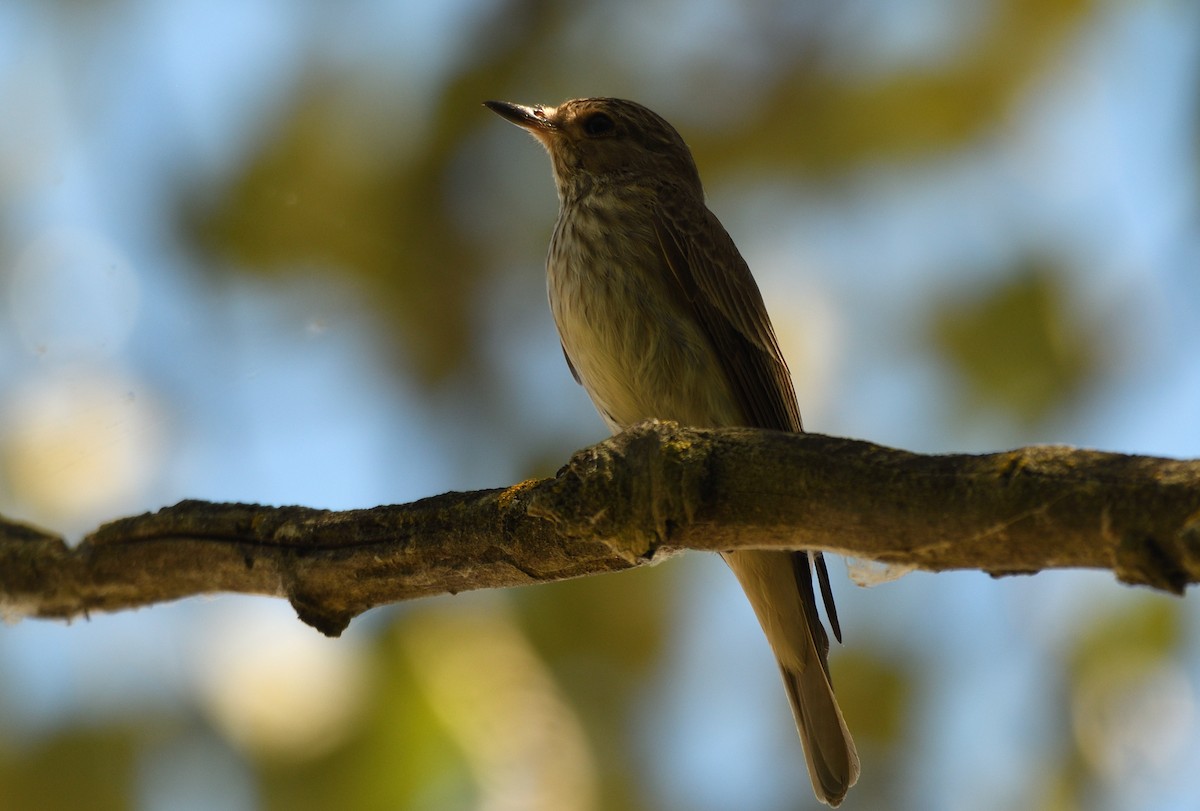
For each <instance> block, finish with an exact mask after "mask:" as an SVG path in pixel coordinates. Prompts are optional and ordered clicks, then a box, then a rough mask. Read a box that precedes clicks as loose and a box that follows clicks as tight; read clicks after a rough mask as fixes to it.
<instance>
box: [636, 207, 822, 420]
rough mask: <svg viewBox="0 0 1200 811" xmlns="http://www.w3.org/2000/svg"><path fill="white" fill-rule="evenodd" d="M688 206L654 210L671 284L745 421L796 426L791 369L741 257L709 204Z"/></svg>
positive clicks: (657, 232) (797, 411)
mask: <svg viewBox="0 0 1200 811" xmlns="http://www.w3.org/2000/svg"><path fill="white" fill-rule="evenodd" d="M688 210H689V211H690V212H693V213H690V214H686V215H681V214H680V213H678V211H677V210H673V209H671V208H667V207H663V206H659V207H657V208H656V210H655V212H654V231H655V234H656V235H657V237H658V242H659V245H660V246H661V248H662V253H663V258H664V259H665V260H666V264H667V266H668V267H669V268H670V270H671V276H672V278H673V280H674V281H675V282H676V290H675V292H676V293H677V294H678V295H679V296H680V298H681V299H682V304H683V305H684V308H685V309H687V310H690V311H691V312H692V313H693V314H694V315H695V317H696V322H697V323H699V324H700V325H701V328H702V329H703V330H704V332H705V334H706V335H707V336H708V339H709V340H710V341H712V344H713V348H714V349H715V350H716V353H717V357H719V358H720V360H721V365H722V368H723V369H724V371H725V376H726V378H727V379H728V380H729V384H730V386H731V387H732V389H733V392H734V396H735V397H736V398H737V400H738V403H739V404H740V405H741V408H742V412H743V415H744V416H745V419H746V425H747V426H750V427H754V428H771V429H774V430H776V431H800V430H801V427H800V407H799V406H798V405H797V404H796V393H795V390H794V389H793V388H792V376H791V373H789V372H788V368H787V364H786V363H785V362H784V360H783V354H782V353H781V352H780V351H779V344H778V342H777V341H776V340H775V331H774V330H773V329H771V321H770V319H769V318H768V317H767V310H766V307H765V306H764V305H763V301H762V295H761V294H760V293H759V292H758V286H757V285H756V284H755V283H754V278H753V277H752V276H751V275H750V268H749V267H748V266H747V265H746V260H745V259H743V258H742V255H741V254H740V253H738V249H737V247H736V246H735V245H734V244H733V239H732V238H730V236H729V234H728V233H726V231H725V228H724V227H723V226H722V225H721V222H720V221H719V220H718V219H717V218H716V216H715V215H714V214H713V213H712V212H710V211H709V210H708V209H707V208H706V207H704V206H703V205H699V206H689V207H688ZM699 212H703V213H702V214H700V213H699Z"/></svg>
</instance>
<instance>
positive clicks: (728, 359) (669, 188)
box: [486, 98, 858, 806]
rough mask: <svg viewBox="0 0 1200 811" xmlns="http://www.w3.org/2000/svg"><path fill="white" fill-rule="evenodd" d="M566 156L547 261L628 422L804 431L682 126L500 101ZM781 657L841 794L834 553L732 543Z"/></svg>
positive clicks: (553, 288) (844, 770)
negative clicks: (833, 658) (821, 601)
mask: <svg viewBox="0 0 1200 811" xmlns="http://www.w3.org/2000/svg"><path fill="white" fill-rule="evenodd" d="M486 104H487V106H488V107H489V108H491V109H492V110H493V111H494V112H496V113H499V114H500V115H501V116H503V117H504V118H506V119H508V120H509V121H511V122H512V123H514V124H516V125H517V126H519V127H522V128H524V129H526V130H528V131H529V132H531V133H532V134H533V135H534V136H535V137H536V138H537V139H538V140H539V141H541V143H542V145H543V146H545V148H546V150H547V151H548V152H549V153H550V160H551V163H552V164H553V167H554V182H555V185H556V186H557V188H558V201H559V213H558V223H557V225H555V227H554V236H553V237H551V239H550V253H549V256H548V258H547V260H546V271H547V277H548V287H549V293H550V309H551V310H552V311H553V313H554V321H555V324H557V326H558V334H559V337H560V339H561V340H562V347H563V352H564V354H565V355H566V357H567V363H568V364H569V365H570V367H571V372H572V374H574V376H575V379H576V380H578V381H579V382H580V383H582V384H583V387H584V388H585V389H586V390H587V393H588V395H589V396H590V397H591V398H592V402H593V403H595V405H596V408H597V409H598V410H599V412H600V415H601V416H602V417H603V418H604V421H605V422H606V423H608V427H609V428H610V429H611V430H612V431H613V432H614V433H615V432H618V431H620V430H622V429H624V428H626V427H628V426H630V425H632V424H633V423H636V422H639V421H640V420H643V419H647V418H650V417H657V418H660V419H668V420H676V421H678V422H681V423H683V424H685V425H692V426H700V427H723V426H737V425H741V426H752V427H757V428H770V429H774V430H777V431H800V430H801V427H800V409H799V407H798V406H797V404H796V394H795V392H794V390H793V389H792V383H791V375H790V374H789V372H788V368H787V364H786V363H785V362H784V360H783V355H782V354H781V353H780V351H779V344H778V342H777V341H776V340H775V332H774V330H773V329H772V328H771V322H770V319H769V318H768V317H767V311H766V308H765V307H764V306H763V301H762V296H761V295H760V294H759V292H758V286H757V285H756V284H755V283H754V278H753V277H752V276H751V275H750V268H749V267H747V265H746V261H745V260H744V259H742V256H741V254H740V253H738V250H737V248H736V247H735V246H734V244H733V240H732V239H730V237H729V234H728V233H726V231H725V228H724V227H722V225H721V223H720V221H719V220H718V219H717V218H716V216H714V215H713V213H712V212H711V211H709V210H708V208H707V207H706V206H705V204H704V191H703V189H702V188H701V186H700V175H699V173H698V172H697V171H696V164H695V162H694V161H693V160H692V153H691V151H690V150H689V149H688V147H687V144H685V143H684V142H683V139H682V138H681V137H680V136H679V133H678V132H676V131H675V128H674V127H672V126H671V125H670V124H668V123H667V122H666V121H664V120H663V119H662V118H660V117H659V116H658V115H656V114H655V113H653V112H651V111H650V110H647V109H646V108H645V107H643V106H641V105H640V104H635V103H634V102H631V101H624V100H622V99H609V98H594V99H573V100H571V101H567V102H564V103H562V104H560V105H559V106H557V107H546V106H542V105H538V106H535V107H525V106H522V105H518V104H510V103H508V102H502V101H489V102H486ZM724 558H725V560H726V562H727V563H728V564H729V567H730V568H731V569H733V572H734V574H735V575H737V578H738V581H739V582H740V583H741V585H742V588H743V589H744V590H745V592H746V596H747V597H748V598H749V599H750V604H751V605H752V606H753V607H754V613H755V614H756V615H757V616H758V621H759V623H760V624H761V625H762V627H763V631H764V632H765V633H766V636H767V641H768V642H770V644H771V648H772V650H773V651H774V653H775V658H776V659H777V660H778V662H779V669H780V671H781V672H782V674H783V682H784V685H785V686H786V687H787V694H788V698H789V699H790V700H791V704H792V713H793V714H794V715H795V718H796V727H797V728H798V730H799V732H800V740H801V741H802V742H803V744H804V754H805V757H806V758H807V760H808V772H809V776H810V777H811V778H812V784H813V790H814V791H815V792H816V795H817V798H818V799H819V800H821V801H822V802H826V803H828V804H830V805H834V806H836V805H838V804H839V803H841V801H842V799H843V798H844V797H845V796H846V790H847V789H848V788H850V786H852V785H854V782H855V781H856V780H857V779H858V754H857V752H856V751H855V749H854V742H853V740H851V738H850V731H849V730H848V729H847V728H846V722H845V721H844V720H843V719H842V712H841V710H840V709H839V708H838V704H837V699H836V698H835V697H834V694H833V686H832V684H831V682H830V677H829V664H828V661H827V656H828V652H829V638H828V636H826V634H825V628H824V627H823V626H822V624H821V620H820V617H819V616H818V615H817V606H816V596H815V594H814V589H813V579H812V567H813V565H814V564H815V566H816V570H817V575H818V580H819V581H820V585H821V592H822V595H823V596H824V598H825V608H826V614H827V615H828V617H829V622H830V626H831V627H832V628H833V632H834V634H835V635H836V636H838V638H839V639H840V638H841V634H840V631H839V629H838V622H837V614H836V612H835V611H834V608H833V599H832V596H831V592H830V589H829V575H828V572H827V571H826V569H825V563H824V560H823V559H822V557H821V555H820V553H816V554H814V553H809V552H776V551H741V552H727V553H725V554H724Z"/></svg>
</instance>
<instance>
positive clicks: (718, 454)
mask: <svg viewBox="0 0 1200 811" xmlns="http://www.w3.org/2000/svg"><path fill="white" fill-rule="evenodd" d="M735 548H779V549H824V550H828V551H831V552H836V553H841V554H847V555H853V556H856V557H862V558H870V559H874V560H878V561H881V562H883V563H888V564H894V565H906V566H916V567H918V568H922V569H926V570H929V571H942V570H946V569H981V570H983V571H986V572H990V573H991V574H993V575H997V576H998V575H1005V574H1017V573H1032V572H1036V571H1039V570H1041V569H1047V568H1068V567H1080V568H1098V569H1110V570H1112V571H1113V572H1114V574H1115V575H1116V576H1117V577H1118V578H1119V579H1120V580H1122V581H1124V582H1126V583H1132V584H1140V585H1147V586H1151V587H1153V588H1157V589H1162V590H1165V591H1169V592H1172V593H1175V594H1182V592H1183V590H1184V588H1185V587H1186V585H1187V584H1189V583H1194V582H1197V580H1198V579H1200V461H1197V460H1193V461H1177V460H1170V459H1158V458H1152V457H1144V456H1125V455H1120V454H1113V453H1100V452H1097V451H1083V450H1075V449H1071V448H1064V447H1049V446H1047V447H1030V448H1021V449H1018V450H1014V451H1009V452H1005V453H995V454H987V455H981V456H970V455H946V456H928V455H921V454H915V453H909V452H907V451H901V450H894V449H891V448H884V447H881V446H879V445H873V444H871V443H868V442H860V441H855V440H849V439H838V438H834V437H828V436H822V435H819V434H785V433H777V432H773V431H757V430H753V429H726V430H720V431H707V430H696V429H689V428H681V427H679V426H677V425H675V424H673V423H658V422H647V423H643V424H642V425H639V426H636V427H634V428H632V429H630V430H629V431H627V432H625V433H624V434H621V435H619V436H616V437H613V438H612V439H608V440H606V441H604V442H601V443H600V444H598V445H595V446H593V447H591V448H587V449H585V450H582V451H580V452H578V453H577V454H575V456H574V457H573V458H572V459H571V461H570V462H569V463H568V464H567V466H566V467H564V468H563V469H562V470H561V471H559V474H558V475H557V476H556V477H554V478H552V479H542V480H536V481H535V480H530V481H526V482H522V483H520V484H517V485H514V486H512V487H507V488H503V489H497V490H479V491H475V492H471V493H445V494H443V495H440V496H434V497H432V498H427V499H422V500H421V501H416V502H413V503H411V504H405V505H398V506H386V507H375V508H372V509H363V510H351V511H346V512H329V511H326V510H316V509H309V508H306V507H261V506H255V505H247V504H214V503H209V502H200V501H184V502H180V503H179V504H176V505H175V506H173V507H167V508H165V509H162V510H159V511H158V512H157V513H147V514H145V515H139V516H134V517H130V518H123V519H119V520H117V521H113V522H112V523H109V524H106V525H104V526H102V527H100V528H99V529H97V530H96V531H95V532H93V533H92V534H90V535H89V536H88V537H86V538H85V539H84V540H83V542H82V543H80V544H79V545H78V546H77V547H75V548H70V547H68V546H67V545H66V544H65V543H64V542H63V540H62V538H61V537H59V536H57V535H54V534H52V533H47V532H43V531H41V530H38V529H34V528H32V527H29V526H26V525H23V524H19V523H13V522H7V521H0V606H2V608H3V611H4V613H5V615H6V616H7V617H9V618H18V617H51V618H71V617H74V616H78V615H80V614H84V615H86V614H87V613H88V612H90V611H116V610H120V609H126V608H134V607H138V606H143V605H150V604H153V603H157V602H163V601H166V600H174V599H178V598H181V597H186V596H189V595H194V594H208V593H214V592H243V593H250V594H269V595H275V596H280V597H286V598H287V599H288V600H289V601H291V603H292V605H293V606H294V607H295V609H296V611H297V612H298V613H299V615H300V618H301V619H303V620H304V621H305V622H307V623H309V624H310V625H312V626H314V627H316V628H318V629H319V630H321V631H322V632H324V633H327V634H331V635H336V634H338V633H340V632H341V631H342V630H343V629H344V628H345V627H346V625H347V624H349V622H350V620H351V619H352V618H353V617H355V616H357V615H358V614H360V613H362V612H363V611H366V610H367V609H369V608H372V607H374V606H377V605H382V604H385V603H390V602H395V601H398V600H406V599H411V598H414V597H422V596H426V595H431V594H439V593H447V592H449V593H452V594H453V593H456V592H459V591H465V590H468V589H478V588H500V587H506V586H517V585H526V584H530V583H543V582H550V581H554V580H562V579H565V578H569V577H579V576H583V575H591V574H599V573H602V572H612V571H618V570H621V569H627V568H631V567H634V566H640V565H644V564H648V563H653V562H656V561H658V560H661V559H662V558H663V557H665V556H667V555H669V554H670V553H673V552H675V551H678V550H682V549H700V550H710V551H719V550H727V549H735Z"/></svg>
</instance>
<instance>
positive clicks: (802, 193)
mask: <svg viewBox="0 0 1200 811" xmlns="http://www.w3.org/2000/svg"><path fill="white" fill-rule="evenodd" d="M582 95H618V96H626V97H630V98H634V99H636V100H639V101H641V102H643V103H645V104H646V105H648V106H650V107H651V108H652V109H654V110H656V111H658V112H659V113H661V114H662V115H663V116H664V117H666V118H667V119H668V120H669V121H671V122H672V123H674V124H675V125H676V127H677V128H678V129H679V130H680V131H681V132H682V133H683V135H684V137H685V138H686V139H687V140H688V142H689V143H690V144H691V145H692V147H693V150H694V152H695V155H696V159H697V162H698V164H699V166H700V171H701V175H702V177H703V178H704V179H705V183H706V189H707V192H708V194H709V198H710V205H711V207H712V208H713V210H714V211H716V212H717V213H718V215H719V216H720V217H721V219H722V220H723V221H724V223H725V225H726V227H727V228H728V229H729V230H730V232H731V233H732V234H733V236H734V238H735V239H736V241H737V242H738V244H739V246H740V247H741V250H742V252H743V253H744V255H745V256H746V258H747V259H748V261H749V263H750V266H751V267H752V268H753V269H754V272H755V274H756V276H757V278H758V281H759V284H760V286H761V288H762V290H763V294H764V297H765V298H766V301H767V306H768V309H769V310H770V311H771V314H772V316H773V318H774V321H775V325H776V328H777V331H778V332H779V333H780V338H781V341H782V344H783V346H784V351H785V354H786V355H787V356H788V358H789V360H790V362H791V367H792V371H793V373H794V377H795V383H796V388H797V391H798V393H799V398H800V403H801V410H802V411H803V413H804V418H805V425H806V427H807V428H808V429H809V430H813V431H819V432H822V433H829V434H837V435H845V436H851V437H857V438H863V439H868V440H872V441H875V442H880V443H885V444H890V445H895V446H899V447H903V448H908V449H911V450H917V451H926V452H939V451H978V452H983V451H991V450H999V449H1006V448H1010V447H1016V446H1021V445H1027V444H1032V443H1039V442H1055V443H1067V444H1072V445H1081V446H1089V447H1095V448H1102V449H1108V450H1117V451H1125V452H1130V453H1140V454H1155V455H1163V456H1173V457H1195V456H1200V317H1198V315H1197V312H1198V307H1200V217H1198V213H1200V206H1198V203H1200V200H1198V194H1197V191H1198V189H1200V184H1198V182H1197V181H1198V177H1200V150H1198V146H1200V137H1198V114H1200V4H1196V3H1190V2H1184V1H1182V0H1174V1H1172V0H1144V1H1143V2H1136V3H1134V2H1117V1H1115V0H1110V2H1078V1H1077V2H1065V1H1064V0H1040V1H1039V2H1031V0H990V1H989V0H975V1H974V2H963V1H962V0H905V1H904V2H880V1H879V0H842V2H794V0H786V1H784V0H774V1H772V0H764V1H763V2H746V1H745V0H739V1H738V2H733V0H700V1H699V2H695V0H692V1H691V2H684V1H683V0H650V1H649V2H636V3H635V2H631V1H630V0H618V1H617V2H606V3H600V2H585V1H584V0H575V2H568V3H550V2H537V0H533V1H531V2H522V1H521V0H444V2H439V3H425V2H416V0H412V1H411V2H409V1H406V0H398V1H396V2H388V0H346V2H341V3H336V4H335V3H321V2H316V1H315V0H308V1H307V2H304V1H300V2H296V1H288V0H265V1H264V2H256V3H243V2H234V1H233V0H203V1H201V0H97V1H96V2H89V3H83V2H77V1H76V2H71V1H70V0H7V2H5V3H3V4H2V5H0V110H2V113H0V513H3V514H4V515H6V516H8V517H11V518H18V519H21V520H25V521H28V522H32V523H36V524H38V525H41V526H44V527H48V528H53V529H56V530H59V531H63V532H66V533H68V534H69V536H70V537H71V538H73V539H78V538H79V537H80V536H81V535H82V534H83V533H85V532H86V531H87V530H89V529H90V528H93V527H94V526H95V525H96V524H97V523H99V522H102V521H104V520H107V519H110V518H114V517H118V516H122V515H126V514H130V513H136V512H140V511H144V510H153V509H156V508H158V507H160V506H163V505H166V504H171V503H174V502H175V501H178V500H180V499H183V498H199V499H213V500H236V501H252V502H262V503H268V504H305V505H308V506H313V507H325V508H331V509H343V508H351V507H365V506H370V505H375V504H380V503H395V502H405V501H410V500H413V499H416V498H419V497H422V496H426V495H431V494H434V493H439V492H443V491H446V490H468V489H474V488H481V487H496V486H503V485H507V484H511V483H514V482H516V481H519V480H520V479H522V478H525V477H531V476H545V475H550V474H552V473H553V472H554V470H555V469H556V468H557V467H558V466H559V465H561V464H562V463H563V462H564V461H565V460H566V459H567V458H568V457H569V455H570V453H571V452H572V451H574V450H575V449H577V448H579V447H582V446H585V445H588V444H591V443H592V442H594V441H597V440H599V439H601V438H602V437H603V436H604V435H605V430H604V428H603V426H602V423H601V422H600V420H599V418H598V417H597V416H596V415H595V413H594V412H593V411H592V408H591V406H590V404H589V402H588V400H587V397H586V395H585V394H584V392H583V390H582V389H581V388H580V387H578V386H577V385H576V384H575V383H574V381H573V380H572V379H571V376H570V374H569V373H568V371H567V369H566V366H565V364H564V363H563V359H562V355H561V353H560V351H559V346H558V341H557V338H556V335H555V333H554V329H553V325H552V323H551V320H550V316H549V313H548V309H547V306H546V303H545V292H544V278H543V267H542V263H543V257H544V255H545V250H546V246H547V244H548V241H549V236H550V232H551V229H552V226H553V222H554V217H555V212H556V208H557V203H556V200H555V196H554V190H553V184H552V181H551V176H550V168H549V164H548V161H547V159H546V157H545V155H544V154H543V153H542V151H541V149H540V148H539V147H538V146H537V145H536V144H535V143H534V142H533V140H532V139H530V138H529V137H528V136H526V135H524V134H522V133H521V132H519V131H518V130H516V129H514V128H513V127H512V126H510V125H508V124H506V123H505V122H503V121H501V120H500V119H499V118H497V117H496V116H494V115H492V114H490V113H489V112H488V111H487V110H485V109H484V108H483V107H481V106H480V102H482V101H483V100H484V99H489V98H500V99H508V100H512V101H520V102H529V103H532V102H547V103H557V102H558V101H561V100H562V99H564V98H568V97H572V96H582ZM1047 542H1048V543H1052V542H1053V539H1047ZM833 571H834V574H835V580H836V581H837V582H836V584H835V587H836V592H837V598H838V600H839V603H840V607H841V616H842V624H843V628H844V629H845V632H846V644H845V645H843V646H841V647H838V648H837V650H836V651H835V654H834V657H833V660H832V667H833V671H834V675H835V679H836V682H837V687H838V691H839V695H840V696H841V699H842V704H843V706H844V707H845V711H846V716H847V718H848V720H849V723H850V726H851V728H852V729H853V730H854V732H855V735H856V738H857V741H858V746H859V751H860V753H861V756H862V762H863V775H862V779H861V781H860V782H859V785H858V787H857V788H856V789H854V790H853V791H852V792H851V794H850V797H849V799H848V800H847V801H846V804H845V806H844V807H845V808H848V809H883V808H889V809H947V810H949V809H962V808H971V809H983V810H984V811H986V810H988V809H1136V808H1155V809H1185V808H1187V809H1191V808H1194V807H1195V803H1196V797H1197V796H1200V769H1198V768H1197V767H1198V766H1200V726H1198V724H1200V716H1198V712H1200V710H1198V709H1197V700H1198V692H1197V691H1198V687H1200V628H1198V622H1197V617H1198V615H1200V610H1198V609H1197V607H1196V605H1195V603H1194V602H1192V600H1194V597H1192V598H1189V599H1188V600H1177V599H1174V598H1169V597H1165V596H1162V595H1158V594H1153V593H1150V592H1148V591H1143V590H1133V589H1130V588H1126V587H1123V586H1121V585H1119V584H1117V583H1116V582H1114V580H1113V578H1112V576H1111V574H1106V573H1103V572H1098V573H1097V572H1090V573H1089V572H1057V573H1047V574H1039V575H1037V576H1034V577H1029V578H1010V579H1005V580H998V581H997V580H992V579H990V578H988V577H986V576H984V575H981V574H977V573H956V574H945V575H937V576H932V575H926V574H913V575H909V576H907V577H905V578H903V579H901V580H899V581H896V582H893V583H888V584H883V585H879V586H876V587H875V588H871V589H862V588H857V587H855V586H854V585H852V584H851V582H850V581H849V580H848V579H846V578H845V577H844V576H843V571H844V567H843V566H842V565H841V564H840V563H837V562H835V563H834V565H833ZM814 806H815V801H814V800H813V799H812V794H811V790H810V788H809V785H808V777H807V775H806V773H805V770H804V766H803V758H802V755H801V752H800V747H799V744H798V742H797V739H796V736H795V732H794V730H793V728H792V721H791V718H790V716H789V713H788V709H787V704H786V700H785V698H784V694H783V690H782V688H781V685H780V684H779V679H778V676H777V674H776V671H775V668H774V664H773V663H772V660H771V657H770V654H769V652H768V650H767V646H766V644H765V642H764V640H763V639H762V636H761V633H760V632H759V630H758V628H757V626H756V625H755V623H754V619H753V616H752V614H751V612H750V609H749V607H748V605H747V604H746V603H745V601H744V600H743V598H742V597H741V594H740V592H739V591H738V589H737V586H736V584H735V583H734V580H733V578H732V577H731V576H730V575H729V573H728V572H727V571H725V570H724V567H723V564H722V563H721V562H720V560H719V559H717V558H716V557H715V556H703V555H690V556H686V557H684V558H681V559H676V560H673V561H670V562H669V563H667V564H665V565H663V566H660V567H656V568H654V569H650V570H645V571H637V572H631V573H626V574H621V575H615V576H609V577H597V578H592V579H587V580H581V581H576V582H570V583H562V584H557V585H552V586H545V587H538V588H529V589H525V590H513V591H507V592H496V593H474V594H464V595H459V596H457V597H453V598H449V597H447V598H439V599H430V600H424V601H420V602H417V603H412V604H406V605H400V606H394V607H389V608H385V609H380V610H376V611H374V612H371V613H370V614H368V615H367V616H364V617H362V618H360V619H358V620H356V621H355V623H354V624H353V625H352V626H351V628H350V629H349V631H348V632H347V633H346V634H345V635H344V636H343V637H342V638H341V639H337V640H329V639H324V638H322V637H320V636H319V635H318V634H317V633H316V632H315V631H313V630H311V629H310V628H308V627H306V626H304V625H302V624H301V623H299V622H298V621H297V620H296V619H295V617H294V615H293V614H292V612H291V610H290V609H289V607H288V606H287V605H286V604H284V603H282V602H280V601H277V600H269V599H255V598H247V597H234V596H219V597H212V598H206V599H195V600H188V601H184V602H182V603H177V604H172V605H163V606H156V607H153V608H150V609H146V610H142V611H138V612H136V613H125V614H118V615H111V616H95V617H92V618H91V619H90V620H87V621H79V622H76V623H73V624H72V625H71V626H69V627H68V626H66V625H64V624H60V623H47V622H30V621H26V622H21V623H19V624H15V625H9V626H7V627H3V628H0V811H8V810H9V809H34V808H36V809H50V810H53V809H76V808H85V807H86V808H89V809H139V810H140V811H190V810H191V809H213V808H221V809H234V810H235V811H240V810H242V809H245V810H246V811H249V810H250V809H325V808H335V807H336V808H346V809H486V811H501V810H507V809H547V810H549V809H553V810H554V811H575V810H576V809H578V810H579V811H590V810H592V809H631V810H633V811H636V810H638V809H666V810H667V811H674V810H676V809H678V810H679V811H683V810H684V809H689V810H691V809H696V810H699V811H706V810H707V809H712V810H713V811H716V809H753V810H758V809H762V810H763V811H775V810H776V809H779V810H782V809H796V808H809V807H814Z"/></svg>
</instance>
